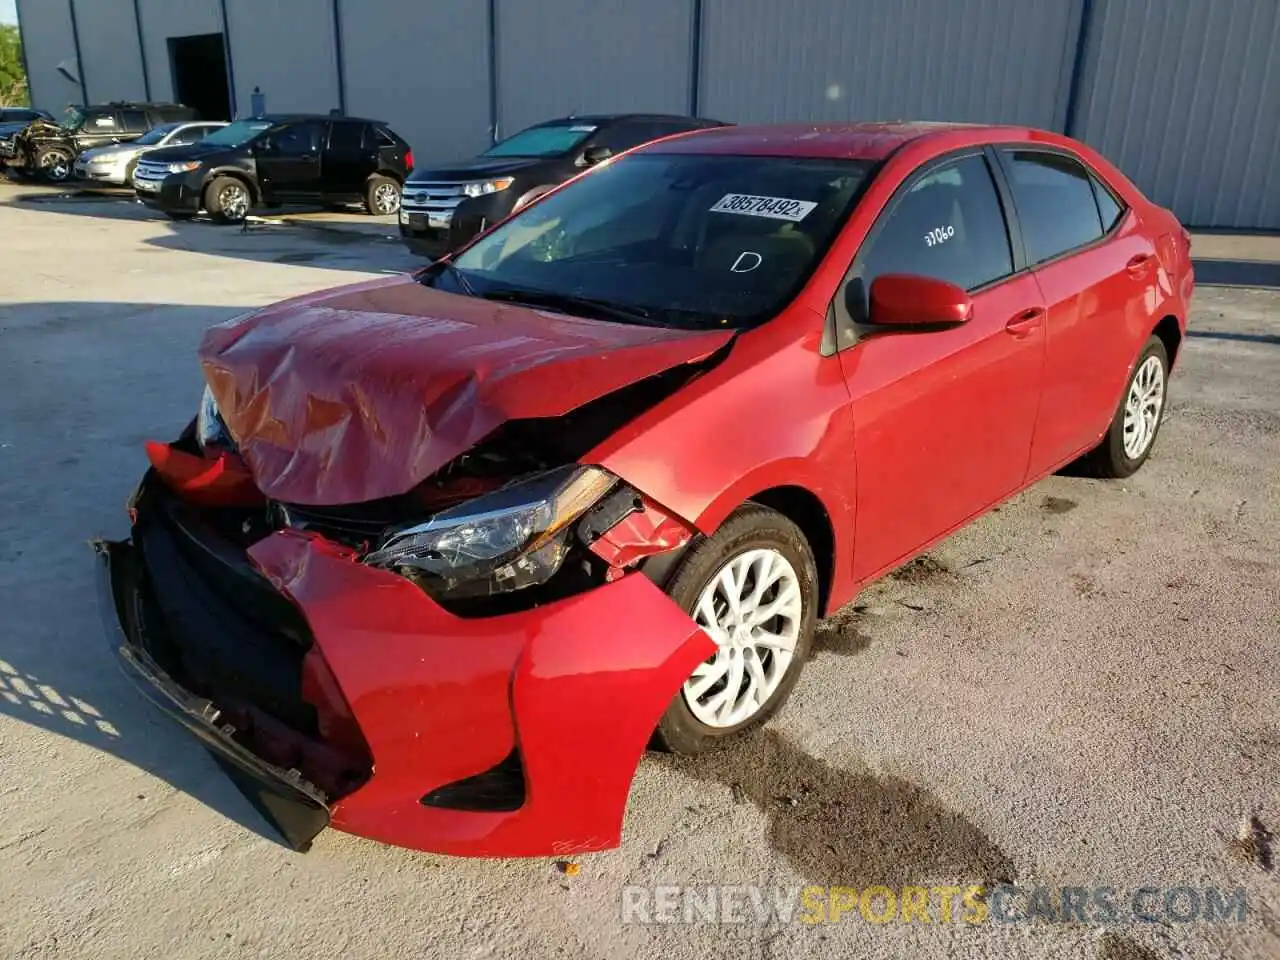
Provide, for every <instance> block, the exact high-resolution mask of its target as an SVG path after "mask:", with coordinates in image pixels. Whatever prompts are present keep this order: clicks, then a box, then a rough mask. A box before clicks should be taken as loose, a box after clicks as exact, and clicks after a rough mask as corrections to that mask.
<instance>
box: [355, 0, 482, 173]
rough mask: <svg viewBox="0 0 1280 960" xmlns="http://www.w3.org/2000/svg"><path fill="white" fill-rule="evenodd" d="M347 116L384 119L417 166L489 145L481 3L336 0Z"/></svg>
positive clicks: (472, 0) (463, 0) (474, 0)
mask: <svg viewBox="0 0 1280 960" xmlns="http://www.w3.org/2000/svg"><path fill="white" fill-rule="evenodd" d="M341 10H342V46H343V61H344V64H345V67H346V70H345V74H346V88H347V111H348V112H349V113H351V114H353V115H358V116H367V117H373V118H374V119H378V120H385V121H387V122H388V123H389V124H391V126H392V127H393V128H394V129H395V130H396V132H397V133H399V134H400V135H401V136H402V137H404V138H405V139H406V140H408V141H409V143H410V144H412V145H413V150H414V156H415V158H416V162H418V163H419V164H421V163H423V162H424V161H425V162H434V161H447V160H454V159H458V158H460V157H465V156H469V155H471V154H474V153H476V152H478V151H480V150H483V149H484V148H485V147H487V146H488V145H489V55H488V49H489V47H488V36H489V33H488V9H487V5H486V4H485V3H484V2H483V0H432V2H431V3H429V4H427V3H420V2H413V3H406V2H404V0H343V3H342V7H341Z"/></svg>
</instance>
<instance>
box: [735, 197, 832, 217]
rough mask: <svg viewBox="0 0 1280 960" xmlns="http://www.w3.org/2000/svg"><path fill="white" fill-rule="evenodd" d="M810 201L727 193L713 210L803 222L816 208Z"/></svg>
mask: <svg viewBox="0 0 1280 960" xmlns="http://www.w3.org/2000/svg"><path fill="white" fill-rule="evenodd" d="M816 206H817V204H816V203H812V202H811V201H809V200H788V199H787V198H786V197H753V196H752V195H751V194H749V193H726V194H725V195H724V196H723V197H721V198H720V199H719V200H717V201H716V204H715V206H713V207H712V208H711V212H712V213H737V214H741V215H742V216H746V217H769V218H771V219H773V220H794V221H798V220H803V219H804V218H805V217H807V216H808V215H809V214H810V213H811V212H812V211H813V208H814V207H816Z"/></svg>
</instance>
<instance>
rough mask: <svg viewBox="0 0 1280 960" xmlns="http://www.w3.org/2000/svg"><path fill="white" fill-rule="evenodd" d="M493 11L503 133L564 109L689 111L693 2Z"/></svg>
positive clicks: (573, 1)
mask: <svg viewBox="0 0 1280 960" xmlns="http://www.w3.org/2000/svg"><path fill="white" fill-rule="evenodd" d="M477 2H478V0H477ZM497 9H498V24H497V26H498V51H499V53H498V119H499V122H500V124H501V133H502V135H503V136H507V135H509V134H512V133H515V132H516V131H517V130H520V129H521V128H522V127H527V126H528V125H529V124H531V123H537V122H538V121H540V120H550V119H552V118H553V117H558V116H564V115H566V114H569V113H616V112H621V111H643V112H649V111H652V112H655V113H686V112H688V109H689V80H690V60H689V55H690V51H691V49H692V39H691V32H690V31H691V27H692V17H693V4H692V2H691V0H555V2H550V0H498V2H497ZM569 25H571V26H572V29H566V27H567V26H569Z"/></svg>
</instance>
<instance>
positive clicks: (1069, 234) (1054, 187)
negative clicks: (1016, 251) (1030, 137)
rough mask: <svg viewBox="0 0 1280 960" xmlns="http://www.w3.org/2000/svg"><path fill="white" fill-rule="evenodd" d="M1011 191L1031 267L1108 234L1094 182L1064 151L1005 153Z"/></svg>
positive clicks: (1014, 151) (1018, 151) (1017, 151)
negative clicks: (1104, 231)
mask: <svg viewBox="0 0 1280 960" xmlns="http://www.w3.org/2000/svg"><path fill="white" fill-rule="evenodd" d="M1001 152H1002V153H1003V155H1004V157H1005V161H1006V164H1007V166H1008V171H1009V188H1010V189H1011V190H1012V191H1013V202H1014V204H1015V205H1016V206H1017V208H1018V224H1019V226H1020V227H1021V228H1022V239H1023V242H1024V243H1025V244H1026V248H1027V259H1028V260H1029V261H1030V262H1031V263H1032V264H1037V263H1043V262H1045V261H1046V260H1051V259H1053V258H1054V257H1058V256H1061V255H1062V254H1064V253H1068V252H1070V251H1072V250H1075V249H1077V248H1079V247H1083V246H1086V245H1087V244H1090V243H1093V242H1094V241H1095V240H1097V239H1099V238H1100V237H1101V236H1102V234H1103V228H1102V218H1101V215H1100V214H1099V212H1098V201H1097V199H1095V197H1094V192H1093V180H1092V178H1091V177H1090V176H1089V173H1088V171H1086V170H1085V168H1084V166H1083V165H1081V164H1080V163H1079V162H1078V161H1076V160H1073V159H1071V158H1070V157H1067V156H1064V155H1063V154H1060V153H1043V152H1037V151H1033V150H1004V151H1001Z"/></svg>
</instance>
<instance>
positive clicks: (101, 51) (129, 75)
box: [45, 0, 146, 100]
mask: <svg viewBox="0 0 1280 960" xmlns="http://www.w3.org/2000/svg"><path fill="white" fill-rule="evenodd" d="M45 2H48V0H45ZM76 24H77V26H78V27H79V29H80V53H81V55H82V56H83V57H84V78H85V83H86V84H88V87H89V98H90V99H91V100H103V99H105V100H145V99H146V84H145V83H144V82H143V79H142V57H141V56H139V55H138V25H137V21H136V20H135V19H134V16H133V0H92V2H85V0H77V2H76Z"/></svg>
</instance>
